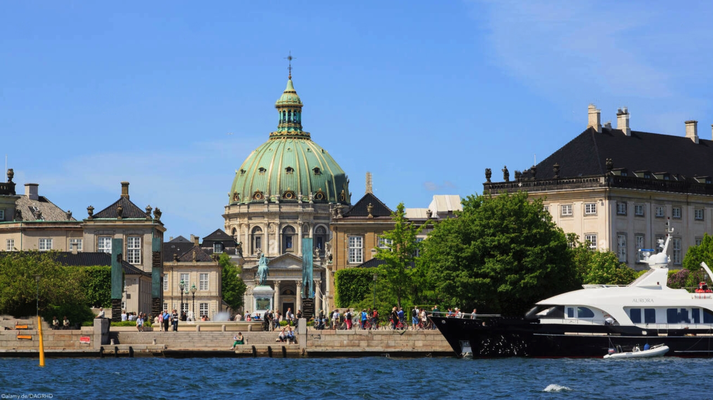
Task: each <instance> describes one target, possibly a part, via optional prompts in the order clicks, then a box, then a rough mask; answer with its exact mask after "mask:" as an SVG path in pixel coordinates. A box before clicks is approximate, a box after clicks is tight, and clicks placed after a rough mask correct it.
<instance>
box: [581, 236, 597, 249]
mask: <svg viewBox="0 0 713 400" xmlns="http://www.w3.org/2000/svg"><path fill="white" fill-rule="evenodd" d="M584 240H585V241H589V247H588V249H589V250H596V249H597V234H596V233H587V234H585V235H584Z"/></svg>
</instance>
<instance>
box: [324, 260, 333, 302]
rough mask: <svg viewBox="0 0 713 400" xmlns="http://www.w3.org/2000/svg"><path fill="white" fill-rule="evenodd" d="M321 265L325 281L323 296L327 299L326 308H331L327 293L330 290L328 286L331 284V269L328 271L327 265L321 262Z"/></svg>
mask: <svg viewBox="0 0 713 400" xmlns="http://www.w3.org/2000/svg"><path fill="white" fill-rule="evenodd" d="M322 267H323V268H324V279H325V281H324V286H325V288H324V296H325V297H326V299H327V300H326V301H327V307H326V308H328V309H331V308H332V304H331V301H330V299H329V294H330V292H331V290H330V287H331V286H332V285H331V283H332V271H330V269H329V265H326V264H322Z"/></svg>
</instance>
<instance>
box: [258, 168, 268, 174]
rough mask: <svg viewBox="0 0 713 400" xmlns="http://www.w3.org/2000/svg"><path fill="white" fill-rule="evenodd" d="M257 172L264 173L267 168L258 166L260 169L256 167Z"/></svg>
mask: <svg viewBox="0 0 713 400" xmlns="http://www.w3.org/2000/svg"><path fill="white" fill-rule="evenodd" d="M258 172H260V174H264V173H265V172H267V170H266V169H265V168H264V167H260V169H258Z"/></svg>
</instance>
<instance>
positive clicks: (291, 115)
mask: <svg viewBox="0 0 713 400" xmlns="http://www.w3.org/2000/svg"><path fill="white" fill-rule="evenodd" d="M275 108H277V111H278V114H279V123H278V127H277V131H275V132H272V133H270V140H268V141H267V142H265V143H264V144H263V145H262V146H260V147H258V148H257V149H256V150H255V151H253V152H252V153H250V155H249V156H248V158H247V159H246V160H245V161H244V162H243V164H242V165H241V166H240V169H239V170H238V171H236V174H235V179H234V180H233V185H232V186H231V188H230V193H229V194H228V196H229V198H230V200H229V201H230V204H237V203H262V202H264V201H266V200H267V201H270V202H275V201H280V202H291V201H292V202H296V201H300V200H301V201H304V202H308V201H313V202H316V203H342V204H350V202H351V193H349V179H347V176H346V174H345V173H344V170H342V168H341V167H340V166H339V164H337V162H336V161H334V159H333V158H332V156H330V155H329V153H327V151H326V150H324V149H323V148H321V147H320V146H319V145H317V144H316V143H315V142H313V141H312V140H311V139H310V134H309V132H304V131H303V130H302V100H300V98H299V96H297V92H296V91H295V88H294V86H293V84H292V79H291V77H290V79H289V80H288V81H287V88H286V89H285V91H284V92H283V93H282V96H280V99H279V100H277V102H276V103H275Z"/></svg>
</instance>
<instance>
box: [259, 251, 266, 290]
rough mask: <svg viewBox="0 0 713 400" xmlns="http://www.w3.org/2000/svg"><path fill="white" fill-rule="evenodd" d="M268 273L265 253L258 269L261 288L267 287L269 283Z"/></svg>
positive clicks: (261, 256)
mask: <svg viewBox="0 0 713 400" xmlns="http://www.w3.org/2000/svg"><path fill="white" fill-rule="evenodd" d="M268 272H269V268H268V267H267V258H266V257H265V253H262V254H261V255H260V262H259V263H258V267H257V277H258V280H259V283H260V286H262V285H265V284H266V283H267V274H268Z"/></svg>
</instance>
